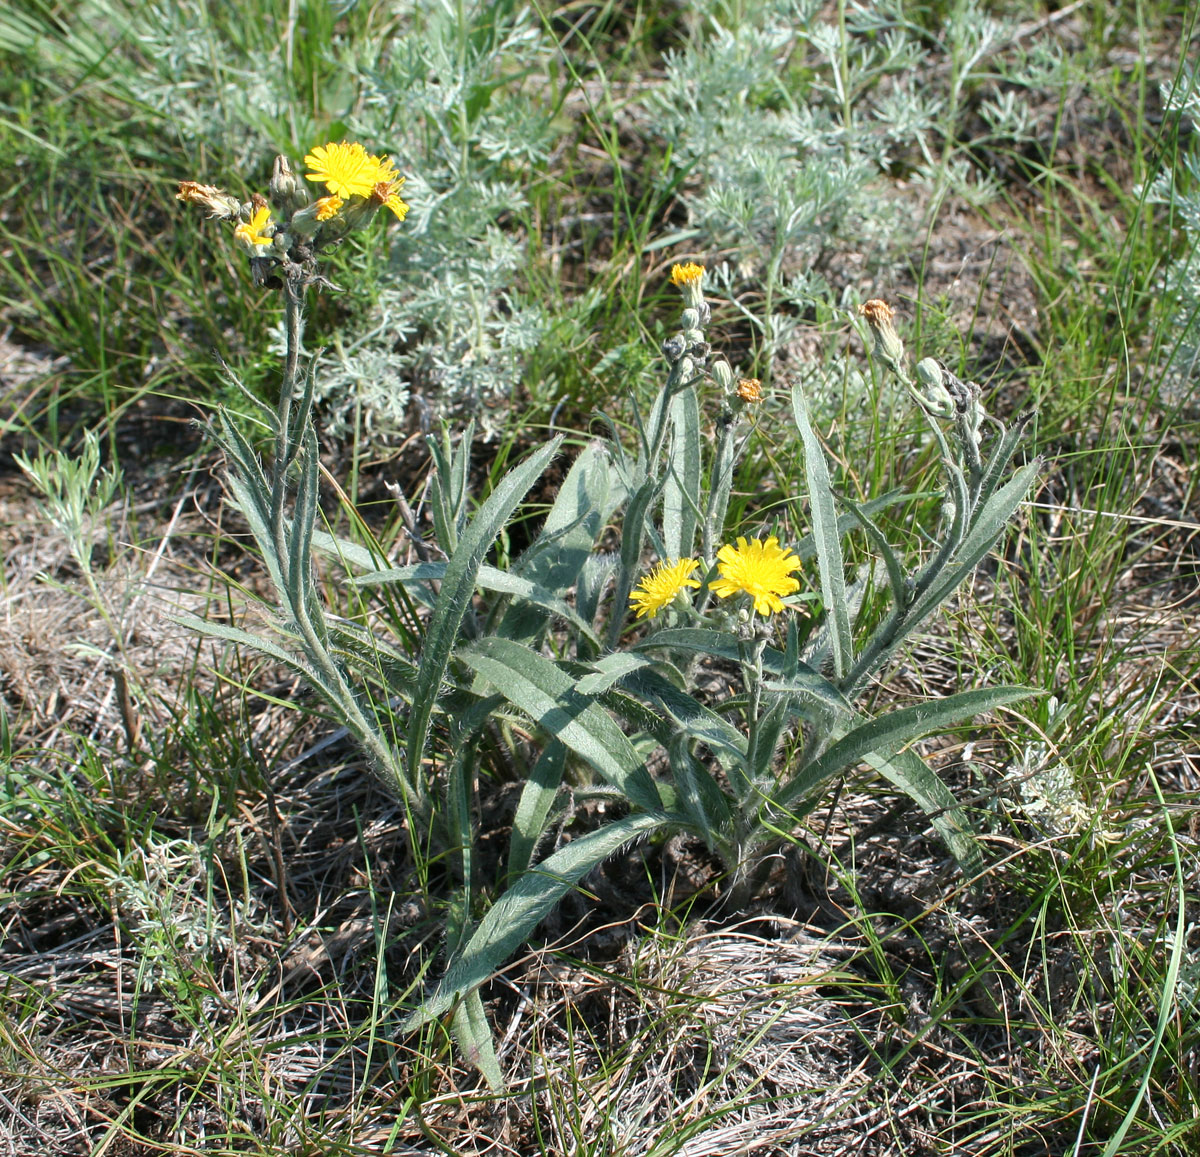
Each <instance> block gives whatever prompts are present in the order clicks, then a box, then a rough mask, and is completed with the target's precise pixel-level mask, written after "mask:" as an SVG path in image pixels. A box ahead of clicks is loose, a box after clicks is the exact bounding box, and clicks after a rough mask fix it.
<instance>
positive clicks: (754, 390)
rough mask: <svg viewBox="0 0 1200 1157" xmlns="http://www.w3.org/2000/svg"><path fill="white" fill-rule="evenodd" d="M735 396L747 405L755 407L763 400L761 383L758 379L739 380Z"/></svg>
mask: <svg viewBox="0 0 1200 1157" xmlns="http://www.w3.org/2000/svg"><path fill="white" fill-rule="evenodd" d="M737 396H738V397H739V398H741V399H742V401H743V402H745V403H746V404H747V405H755V404H756V403H758V402H761V401H762V400H763V391H762V382H760V381H759V380H758V378H739V379H738V384H737Z"/></svg>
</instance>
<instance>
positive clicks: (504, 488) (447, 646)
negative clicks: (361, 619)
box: [408, 436, 562, 781]
mask: <svg viewBox="0 0 1200 1157" xmlns="http://www.w3.org/2000/svg"><path fill="white" fill-rule="evenodd" d="M561 441H562V437H561V436H559V437H557V438H555V439H554V440H553V441H551V442H549V443H547V444H546V445H545V446H543V447H542V448H541V449H540V450H538V451H537V452H536V453H534V454H531V455H530V456H529V458H528V459H526V460H525V461H524V462H522V463H521V464H520V465H519V466H517V467H516V468H515V469H513V470H511V471H510V472H509V473H508V474H507V475H506V476H505V478H504V480H503V481H502V482H501V483H500V485H499V486H497V487H496V489H495V490H493V491H492V493H491V494H490V495H489V497H488V499H487V501H486V502H485V503H484V504H483V505H482V506H481V507H480V508H479V511H478V513H477V514H476V515H475V517H474V518H473V519H471V522H470V525H468V526H467V528H466V529H465V530H464V531H463V532H462V535H461V536H460V538H459V541H458V549H457V550H455V552H454V555H453V557H452V558H451V559H450V561H449V562H448V563H447V565H446V573H445V576H444V577H443V579H442V589H441V593H440V594H439V595H438V601H437V605H436V606H435V607H434V608H433V614H432V615H431V616H430V619H429V626H428V628H427V629H426V631H425V644H424V646H423V647H422V648H421V667H420V670H419V671H418V672H417V683H416V687H415V688H414V690H413V707H412V715H411V717H410V719H409V725H408V774H409V776H410V777H412V779H413V780H414V781H416V780H417V779H418V778H419V776H420V772H421V758H422V756H423V755H424V753H425V737H426V735H427V734H428V731H429V717H430V715H431V714H432V713H433V704H434V702H435V700H436V699H437V696H438V691H439V690H440V689H441V685H442V679H443V678H444V677H445V674H446V667H447V665H448V664H449V662H450V655H451V653H452V652H453V650H454V644H455V642H456V641H457V640H458V632H459V628H460V627H461V626H462V621H463V616H464V615H465V614H466V612H467V608H468V606H470V603H471V596H472V595H473V594H474V592H475V583H476V580H477V578H478V575H479V568H480V567H481V566H482V565H483V556H484V555H485V554H486V553H487V551H488V549H489V548H490V547H491V545H492V543H493V542H495V540H496V536H497V535H498V534H499V533H500V531H501V530H502V529H503V528H504V524H505V523H506V522H507V521H508V518H509V515H511V514H512V512H513V511H514V510H515V509H516V507H517V504H518V503H519V502H520V501H521V499H522V498H524V497H525V495H526V493H527V492H528V490H529V488H530V487H531V486H532V485H533V484H534V482H535V481H536V480H537V478H538V476H539V475H540V474H541V473H542V471H543V470H545V468H546V465H547V463H549V461H550V459H551V458H553V457H554V455H555V453H556V452H557V451H558V447H559V443H560V442H561Z"/></svg>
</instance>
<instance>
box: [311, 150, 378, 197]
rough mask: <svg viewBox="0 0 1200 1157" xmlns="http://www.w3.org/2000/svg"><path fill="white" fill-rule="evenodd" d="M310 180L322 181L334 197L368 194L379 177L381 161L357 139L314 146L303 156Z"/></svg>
mask: <svg viewBox="0 0 1200 1157" xmlns="http://www.w3.org/2000/svg"><path fill="white" fill-rule="evenodd" d="M304 163H305V164H306V165H307V166H308V167H309V169H310V170H311V171H310V172H308V173H305V174H304V175H305V178H306V179H307V180H309V181H323V182H324V183H325V188H327V189H328V190H329V191H330V192H331V193H332V194H333V195H334V196H335V197H342V198H346V197H356V196H357V197H369V196H370V195H371V189H372V188H373V187H374V186H375V183H376V182H377V181H378V180H379V170H380V164H381V162H380V160H379V158H378V157H373V156H371V155H370V154H369V153H368V152H367V150H366V149H364V148H363V147H362V145H360V144H359V143H358V142H357V141H354V142H350V141H342V142H341V143H340V144H336V145H332V144H331V145H317V146H316V147H315V148H314V149H313V151H312V152H311V153H309V154H308V155H307V156H306V157H305V158H304Z"/></svg>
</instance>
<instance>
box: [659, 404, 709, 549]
mask: <svg viewBox="0 0 1200 1157" xmlns="http://www.w3.org/2000/svg"><path fill="white" fill-rule="evenodd" d="M702 459H703V455H702V454H701V445H700V405H699V402H698V401H697V399H696V387H695V386H688V387H687V388H686V389H684V390H681V391H680V392H679V393H678V394H676V395H675V397H674V398H673V399H672V400H671V452H670V454H669V456H668V458H667V476H666V484H665V486H664V487H663V513H662V521H663V546H664V547H665V549H666V552H667V554H666V557H667V559H677V558H690V557H691V555H692V550H693V547H694V545H695V542H696V518H697V515H698V508H697V505H696V503H697V499H698V498H699V495H700V465H701V461H702Z"/></svg>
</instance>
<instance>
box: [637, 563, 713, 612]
mask: <svg viewBox="0 0 1200 1157" xmlns="http://www.w3.org/2000/svg"><path fill="white" fill-rule="evenodd" d="M699 565H700V563H699V562H697V561H696V559H694V558H681V559H677V560H676V561H675V562H660V563H659V564H658V566H656V567H655V568H654V569H653V570H652V571H651V572H650V573H649V574H648V575H647V576H646V577H645V578H644V579H642V581H641V582H640V583H638V585H637V586H636V587H634V589H633V594H632V595H630V596H629V605H630V607H636V608H637V615H636V616H635V617H636V618H639V619H640V618H641V617H642V616H643V615H649V616H650V617H651V618H654V616H655V615H657V614H658V612H659V611H661V610H662V609H663V607H665V606H666V605H667V604H668V603H671V602H674V600H675V596H676V595H677V594H679V592H680V591H681V590H683V588H684V587H699V585H700V584H699V583H698V582H697V581H696V580H695V579H694V578H690V577H689V576H690V575H691V573H692V571H694V570H695V569H696V567H698V566H699Z"/></svg>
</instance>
